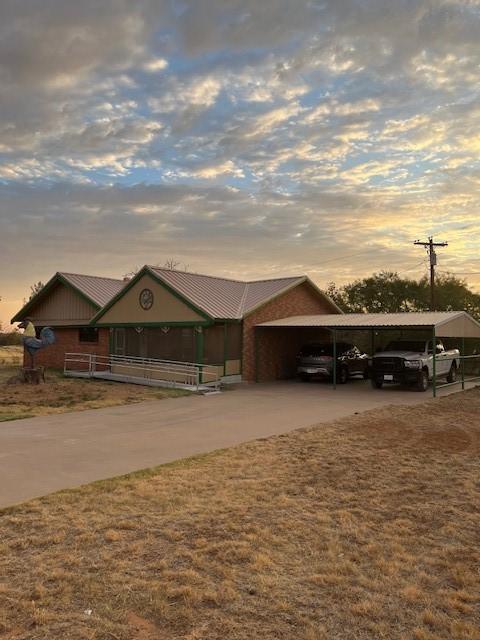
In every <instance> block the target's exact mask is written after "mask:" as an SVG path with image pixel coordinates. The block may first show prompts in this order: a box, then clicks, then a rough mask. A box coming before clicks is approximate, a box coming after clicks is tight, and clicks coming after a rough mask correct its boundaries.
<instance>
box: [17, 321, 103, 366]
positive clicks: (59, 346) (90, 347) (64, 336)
mask: <svg viewBox="0 0 480 640" xmlns="http://www.w3.org/2000/svg"><path fill="white" fill-rule="evenodd" d="M54 331H55V337H56V339H57V340H56V342H55V344H52V345H50V346H49V347H45V349H41V350H40V351H39V352H38V353H37V355H36V356H35V364H37V365H40V366H43V367H55V368H57V369H63V364H64V360H65V353H68V352H70V353H96V354H97V355H100V356H108V355H109V352H110V349H109V330H108V329H99V330H98V343H88V342H79V340H78V329H74V328H63V327H62V328H54ZM24 363H25V365H26V366H29V364H30V356H29V355H28V354H27V355H26V358H24Z"/></svg>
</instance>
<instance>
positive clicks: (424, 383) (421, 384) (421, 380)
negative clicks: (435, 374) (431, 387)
mask: <svg viewBox="0 0 480 640" xmlns="http://www.w3.org/2000/svg"><path fill="white" fill-rule="evenodd" d="M416 389H417V391H427V389H428V371H420V373H419V374H418V380H417V385H416Z"/></svg>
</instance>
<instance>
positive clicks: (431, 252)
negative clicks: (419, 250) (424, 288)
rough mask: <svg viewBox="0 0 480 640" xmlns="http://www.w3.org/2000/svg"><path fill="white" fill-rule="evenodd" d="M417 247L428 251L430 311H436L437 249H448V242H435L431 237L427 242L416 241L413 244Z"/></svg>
mask: <svg viewBox="0 0 480 640" xmlns="http://www.w3.org/2000/svg"><path fill="white" fill-rule="evenodd" d="M413 244H415V245H417V246H420V247H424V248H425V249H426V250H427V253H428V257H429V262H430V311H435V267H436V266H437V254H436V252H435V249H436V248H437V247H448V242H434V241H433V236H430V237H429V238H428V240H427V241H426V242H422V241H421V240H415V242H414V243H413Z"/></svg>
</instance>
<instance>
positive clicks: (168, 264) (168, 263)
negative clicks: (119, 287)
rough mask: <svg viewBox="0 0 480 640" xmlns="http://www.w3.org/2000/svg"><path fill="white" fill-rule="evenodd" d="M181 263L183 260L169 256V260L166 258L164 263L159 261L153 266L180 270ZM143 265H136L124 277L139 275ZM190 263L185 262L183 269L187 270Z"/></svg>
mask: <svg viewBox="0 0 480 640" xmlns="http://www.w3.org/2000/svg"><path fill="white" fill-rule="evenodd" d="M180 265H181V262H180V261H179V260H175V258H168V259H167V260H165V263H164V264H160V263H159V262H157V264H154V265H152V267H153V268H155V267H157V268H158V269H170V271H179V266H180ZM141 268H142V267H138V266H135V267H134V268H133V269H132V271H129V272H128V273H126V274H125V275H124V276H123V278H124V279H125V278H133V277H134V276H136V275H137V273H138V272H139V271H140V269H141ZM187 268H188V265H187V264H184V265H183V270H184V271H187Z"/></svg>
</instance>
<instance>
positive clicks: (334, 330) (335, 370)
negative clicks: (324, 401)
mask: <svg viewBox="0 0 480 640" xmlns="http://www.w3.org/2000/svg"><path fill="white" fill-rule="evenodd" d="M332 334H333V388H334V389H336V388H337V330H336V329H333V331H332Z"/></svg>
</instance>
